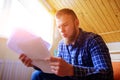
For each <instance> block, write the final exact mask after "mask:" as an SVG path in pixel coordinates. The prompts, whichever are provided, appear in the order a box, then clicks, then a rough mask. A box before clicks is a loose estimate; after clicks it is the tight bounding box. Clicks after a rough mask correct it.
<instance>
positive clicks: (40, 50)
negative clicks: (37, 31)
mask: <svg viewBox="0 0 120 80" xmlns="http://www.w3.org/2000/svg"><path fill="white" fill-rule="evenodd" d="M7 46H8V48H10V49H11V50H13V51H15V52H16V53H18V54H21V53H23V54H25V55H26V56H27V57H29V58H30V59H31V60H32V64H33V65H34V66H36V67H38V68H40V69H41V70H42V71H43V72H45V73H52V72H51V69H50V66H49V62H48V61H45V60H44V59H45V58H48V57H50V56H51V55H50V52H49V48H50V45H49V43H48V42H46V41H45V40H43V39H42V38H41V37H38V36H35V35H33V34H31V33H30V32H27V31H25V30H16V31H15V32H14V33H13V34H12V35H11V36H10V37H9V38H8V41H7Z"/></svg>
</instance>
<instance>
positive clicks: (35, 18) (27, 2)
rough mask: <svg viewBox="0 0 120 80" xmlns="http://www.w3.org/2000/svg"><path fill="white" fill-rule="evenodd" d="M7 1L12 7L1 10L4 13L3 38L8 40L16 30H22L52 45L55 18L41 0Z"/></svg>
mask: <svg viewBox="0 0 120 80" xmlns="http://www.w3.org/2000/svg"><path fill="white" fill-rule="evenodd" d="M5 1H8V2H9V4H10V5H9V6H10V7H6V8H4V9H3V8H0V9H1V10H0V11H1V12H2V13H0V14H1V15H2V18H0V22H1V23H0V28H1V29H0V36H1V37H6V38H8V37H9V36H10V34H11V33H12V31H13V30H14V29H17V28H21V29H25V30H27V31H30V32H32V33H34V34H35V35H37V36H40V37H42V38H43V39H44V40H46V41H48V42H49V43H52V30H53V29H52V26H53V25H52V24H53V17H52V15H51V14H50V13H49V12H48V11H47V10H46V9H45V8H44V7H43V5H42V4H41V3H40V2H39V0H5ZM3 2H4V0H3ZM4 6H7V4H6V5H4ZM2 9H3V10H2Z"/></svg>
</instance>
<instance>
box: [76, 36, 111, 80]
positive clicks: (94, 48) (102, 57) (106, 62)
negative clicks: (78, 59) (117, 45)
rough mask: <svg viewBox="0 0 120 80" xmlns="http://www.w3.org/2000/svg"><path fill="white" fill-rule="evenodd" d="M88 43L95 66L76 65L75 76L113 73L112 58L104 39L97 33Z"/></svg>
mask: <svg viewBox="0 0 120 80" xmlns="http://www.w3.org/2000/svg"><path fill="white" fill-rule="evenodd" d="M88 44H89V46H88V50H89V52H90V54H91V59H92V62H93V67H83V66H74V76H76V77H85V76H89V75H94V74H101V75H104V77H108V76H106V75H107V74H111V75H112V72H113V70H112V64H111V58H110V54H109V51H108V48H107V46H106V45H105V43H104V41H103V39H102V38H101V37H100V36H98V35H97V36H95V37H94V38H93V39H90V40H89V42H88ZM101 77H102V76H101ZM111 80H112V79H111Z"/></svg>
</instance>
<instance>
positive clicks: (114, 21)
mask: <svg viewBox="0 0 120 80" xmlns="http://www.w3.org/2000/svg"><path fill="white" fill-rule="evenodd" d="M102 2H103V4H104V6H105V7H106V10H107V12H109V15H110V17H111V19H110V24H111V26H112V27H111V29H112V30H113V31H114V30H118V29H119V28H118V25H120V23H119V22H118V19H117V18H116V16H115V13H114V11H113V9H112V7H111V6H110V4H109V2H110V0H103V1H102Z"/></svg>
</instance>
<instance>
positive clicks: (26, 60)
mask: <svg viewBox="0 0 120 80" xmlns="http://www.w3.org/2000/svg"><path fill="white" fill-rule="evenodd" d="M19 59H20V60H21V61H22V62H23V64H24V65H26V66H27V67H32V66H33V65H32V60H31V59H30V58H28V57H27V56H26V55H25V54H20V56H19Z"/></svg>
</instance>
